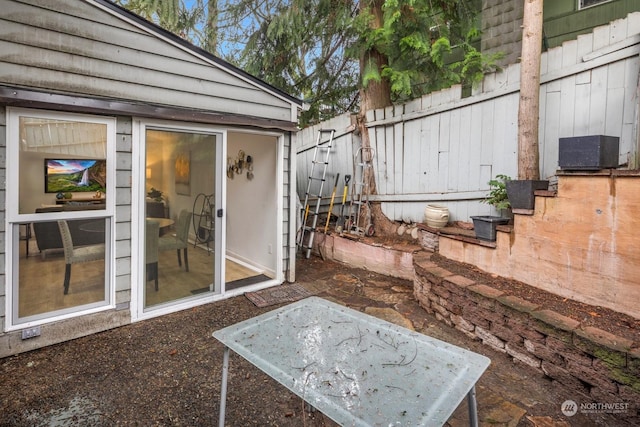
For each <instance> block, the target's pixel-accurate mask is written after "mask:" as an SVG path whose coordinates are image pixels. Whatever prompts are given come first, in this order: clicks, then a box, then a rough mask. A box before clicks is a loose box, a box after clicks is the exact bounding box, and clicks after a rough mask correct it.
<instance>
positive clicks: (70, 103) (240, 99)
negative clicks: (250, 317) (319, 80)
mask: <svg viewBox="0 0 640 427" xmlns="http://www.w3.org/2000/svg"><path fill="white" fill-rule="evenodd" d="M0 10H1V11H2V12H1V13H0V85H1V86H0V88H1V89H2V90H3V91H4V92H2V95H0V221H1V222H0V280H2V283H5V286H0V358H1V357H5V356H8V355H11V354H16V353H20V352H23V351H28V350H32V349H35V348H38V347H43V346H47V345H51V344H54V343H59V342H62V341H65V340H69V339H74V338H78V337H81V336H85V335H90V334H92V333H96V332H99V331H103V330H107V329H110V328H114V327H117V326H121V325H126V324H128V323H131V321H132V313H133V311H134V310H137V307H133V306H132V305H131V297H132V286H137V285H136V284H133V283H132V280H133V276H134V274H132V270H133V269H136V268H137V265H133V260H134V259H135V256H136V254H133V253H132V236H133V229H134V228H135V227H133V223H132V218H133V213H134V212H133V207H132V201H133V198H134V197H136V195H135V194H133V188H132V181H135V180H133V174H134V172H135V173H138V171H137V169H136V168H134V164H137V163H136V160H135V159H136V151H137V150H136V149H137V146H136V144H137V143H138V141H135V140H134V129H135V121H134V119H138V118H141V119H142V120H145V119H146V118H151V119H158V120H168V122H167V123H171V122H173V123H206V124H211V123H216V129H223V128H224V129H227V130H231V131H233V130H235V131H238V130H241V129H242V128H243V127H245V128H246V127H250V128H251V132H252V133H256V129H258V128H263V129H265V130H268V134H269V135H270V136H269V138H274V136H273V135H274V129H279V131H280V132H282V135H283V136H284V144H282V148H283V152H282V153H278V154H279V155H280V157H281V159H280V161H282V162H283V167H282V169H281V170H282V174H283V175H282V176H281V177H280V178H279V181H281V185H282V191H283V199H284V200H283V214H284V217H283V220H282V226H283V230H282V238H283V245H282V246H284V250H283V252H282V259H281V262H282V270H283V272H284V277H285V278H286V277H287V276H288V274H287V273H288V272H289V270H290V269H294V268H295V253H290V250H291V249H290V247H289V245H288V243H289V240H290V238H289V236H290V234H291V233H290V229H289V227H290V221H289V218H288V214H289V212H290V205H289V201H290V193H289V188H290V186H291V185H295V176H292V175H291V174H292V170H295V168H294V166H295V165H293V166H292V165H291V164H290V163H289V162H290V161H291V160H292V154H291V150H293V149H294V145H295V144H294V142H295V135H293V134H291V133H290V132H289V131H287V130H291V129H295V126H296V123H295V120H296V117H295V114H296V112H297V109H298V108H300V107H301V102H300V101H298V100H296V99H294V98H292V97H290V96H288V95H286V94H284V93H282V92H280V91H278V90H277V89H274V88H272V87H270V86H269V85H267V84H266V83H263V82H260V81H259V80H258V79H255V78H253V77H251V76H248V75H246V74H244V73H243V72H242V71H240V70H237V69H235V68H234V67H232V66H230V65H225V64H224V62H223V61H219V60H217V59H216V58H212V57H210V56H208V55H207V54H204V53H202V52H200V51H199V50H198V49H197V48H193V47H191V48H190V47H189V46H188V44H186V43H184V42H181V41H180V40H178V41H176V40H175V37H174V36H171V35H168V34H165V33H164V31H163V30H160V29H157V28H153V27H152V26H151V24H148V23H147V24H145V25H143V24H142V23H141V22H138V21H136V20H135V19H133V20H130V19H129V14H128V13H127V12H122V14H121V15H120V14H119V13H117V12H114V11H113V10H112V8H111V6H109V5H107V4H106V3H105V2H103V0H82V1H80V0H66V1H60V0H0ZM30 97H31V98H30ZM7 106H19V107H27V108H34V109H46V110H58V111H68V112H70V113H87V114H96V115H97V114H104V115H107V116H110V117H116V143H115V151H116V155H115V162H116V166H115V169H116V176H115V180H116V183H115V213H114V216H115V229H114V230H112V231H113V233H114V242H115V246H114V248H113V253H114V260H113V269H114V270H113V277H114V279H115V280H114V284H113V286H114V287H115V309H113V310H111V309H106V310H104V311H99V312H96V313H92V314H87V315H82V316H77V317H72V318H68V319H65V320H58V321H53V322H49V323H42V324H41V325H40V326H41V332H42V334H41V336H39V337H38V338H37V339H35V340H22V339H21V333H20V331H19V330H12V331H8V332H7V331H6V328H7V325H9V326H11V325H10V323H11V322H10V321H7V312H6V307H7V301H6V292H7V289H9V288H10V286H12V284H11V283H10V282H11V278H10V277H7V275H6V274H5V271H6V256H7V254H6V253H5V241H6V240H5V239H7V237H8V236H6V232H5V222H6V215H5V205H6V194H5V193H6V191H5V190H6V181H5V176H6V156H7V151H6V143H7V140H6V138H7V130H6V128H7V126H6V120H7V108H6V107H7ZM139 107H140V108H139ZM165 107H166V108H165ZM85 110H86V111H85ZM138 111H140V112H141V113H138ZM209 116H215V117H221V118H222V119H220V120H219V121H215V120H216V119H215V118H214V119H211V120H210V117H209ZM219 123H222V127H220V125H219ZM275 132H278V131H277V130H276V131H275ZM292 168H293V169H292ZM134 169H136V170H135V171H134ZM279 261H280V260H279ZM134 320H136V319H134Z"/></svg>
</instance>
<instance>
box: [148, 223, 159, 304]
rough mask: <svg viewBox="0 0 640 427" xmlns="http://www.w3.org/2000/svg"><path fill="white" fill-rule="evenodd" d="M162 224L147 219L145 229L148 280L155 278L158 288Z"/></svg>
mask: <svg viewBox="0 0 640 427" xmlns="http://www.w3.org/2000/svg"><path fill="white" fill-rule="evenodd" d="M159 232H160V224H158V222H156V221H153V220H147V228H146V231H145V233H146V234H145V253H144V255H145V263H146V265H147V280H151V279H153V280H154V281H155V285H156V291H157V290H158V235H159Z"/></svg>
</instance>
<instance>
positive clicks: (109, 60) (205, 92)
mask: <svg viewBox="0 0 640 427" xmlns="http://www.w3.org/2000/svg"><path fill="white" fill-rule="evenodd" d="M30 3H38V4H39V5H40V6H35V5H34V6H29V5H25V4H16V3H14V2H9V3H8V4H5V5H3V13H2V17H1V18H0V81H2V82H4V83H6V84H13V85H18V86H26V87H33V88H49V89H53V90H59V91H61V92H72V93H78V94H81V95H86V96H100V97H109V98H119V99H126V100H131V101H136V102H149V103H153V104H161V105H171V106H177V107H188V108H197V109H204V110H210V111H216V112H222V113H232V114H243V115H249V116H256V117H264V118H269V119H275V120H286V121H290V120H291V107H290V103H288V102H287V101H285V100H283V99H280V98H279V97H277V96H274V95H272V94H269V93H267V92H265V91H264V90H263V89H262V88H259V87H256V86H254V85H253V84H251V83H249V82H247V81H245V80H243V79H241V78H238V77H236V76H235V75H233V74H231V73H228V72H226V71H225V70H222V69H220V68H218V67H217V66H216V65H212V64H211V63H209V62H206V61H204V60H202V59H201V58H199V57H196V56H194V55H192V54H190V53H189V52H186V51H184V50H183V49H181V48H178V47H174V46H171V45H169V44H167V43H166V41H164V40H161V39H159V38H157V37H154V36H152V35H150V34H148V33H146V32H144V31H143V30H141V29H140V28H138V27H136V26H134V25H132V24H129V23H127V22H125V21H123V20H121V19H118V18H116V17H113V16H111V15H110V14H108V13H106V12H104V11H102V10H99V9H97V8H95V7H93V6H91V5H89V4H86V3H84V2H80V1H74V2H69V3H71V5H68V6H69V7H67V5H66V4H65V8H64V11H63V12H64V14H63V13H61V12H60V11H58V10H57V9H60V3H59V2H51V1H42V0H40V1H38V2H36V1H31V2H30Z"/></svg>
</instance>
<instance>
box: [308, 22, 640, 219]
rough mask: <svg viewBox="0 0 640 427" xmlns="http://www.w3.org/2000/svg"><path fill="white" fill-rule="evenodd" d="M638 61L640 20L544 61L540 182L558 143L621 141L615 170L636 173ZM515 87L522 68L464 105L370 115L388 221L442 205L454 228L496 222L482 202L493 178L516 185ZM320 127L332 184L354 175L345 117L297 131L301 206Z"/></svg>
mask: <svg viewBox="0 0 640 427" xmlns="http://www.w3.org/2000/svg"><path fill="white" fill-rule="evenodd" d="M639 54H640V13H633V14H630V15H628V16H627V18H625V19H621V20H617V21H614V22H612V23H611V24H610V25H607V26H605V27H599V28H596V29H595V30H594V31H593V32H592V33H591V34H587V35H582V36H579V37H578V39H577V40H573V41H570V42H566V43H564V44H563V45H562V46H561V47H557V48H554V49H552V50H550V51H549V52H546V53H544V54H543V55H542V65H541V73H542V75H541V88H540V141H539V143H540V172H541V176H542V177H543V178H545V179H550V180H551V181H552V183H553V182H555V181H556V178H555V175H556V171H557V168H558V139H559V138H560V137H569V136H580V135H593V134H604V135H613V136H618V137H620V158H619V161H620V164H628V165H629V166H630V167H637V165H638V161H637V157H638V134H637V126H638V118H637V117H638V97H637V96H636V91H637V88H638V78H639V71H640V57H639ZM519 79H520V68H519V64H514V65H511V66H509V67H507V68H505V69H504V70H502V71H501V72H498V73H494V74H490V75H487V76H486V77H485V79H484V81H483V82H482V84H481V85H480V86H479V87H478V88H476V89H475V90H474V93H473V94H472V96H470V97H467V98H462V95H461V90H460V87H459V86H454V87H452V88H450V89H447V90H443V91H440V92H436V93H432V94H429V95H426V96H424V97H422V98H421V99H416V100H413V101H411V102H409V103H406V104H403V105H397V106H394V107H388V108H385V109H380V110H375V111H368V112H367V122H368V124H367V125H368V127H369V135H370V137H371V144H372V147H373V148H374V150H375V158H374V171H375V174H376V182H377V186H378V194H379V195H378V196H376V199H377V200H380V201H382V202H383V210H384V212H385V214H386V215H387V216H388V217H389V218H391V219H394V220H405V221H414V222H423V220H424V218H423V216H424V208H425V207H426V205H427V204H429V203H439V204H444V205H446V206H448V207H449V211H450V217H451V220H461V221H468V220H469V217H470V216H471V215H483V214H492V213H493V214H497V212H495V211H494V210H493V209H492V208H491V207H490V206H488V205H486V204H483V203H481V199H482V198H483V197H484V196H485V195H486V194H487V193H488V191H489V186H488V181H489V180H490V179H491V178H492V177H495V176H496V175H497V174H506V175H509V176H511V177H513V178H515V177H516V176H517V115H518V97H519V92H518V91H519ZM319 128H335V129H336V130H337V135H338V138H337V140H336V143H335V144H334V149H333V152H332V155H331V157H330V164H329V167H328V176H329V177H331V176H334V177H335V174H336V173H340V174H341V176H343V175H344V174H345V173H351V171H352V170H353V155H354V153H355V152H356V150H357V149H358V147H359V144H360V138H359V136H358V135H356V134H355V133H354V132H353V125H352V120H351V118H350V117H349V116H348V115H345V116H341V117H337V118H334V119H332V120H331V121H328V122H326V123H322V124H320V125H319V126H315V127H312V128H308V129H304V130H303V131H301V132H300V134H299V141H300V144H299V147H298V149H297V153H298V159H297V171H298V172H297V178H298V187H297V188H298V195H299V196H300V198H301V200H304V193H305V189H306V184H307V177H308V174H309V169H310V166H311V157H312V155H311V153H312V151H313V150H311V148H310V147H312V146H313V144H314V143H315V140H316V138H317V130H318V129H319ZM327 182H329V183H330V184H328V185H325V188H324V191H323V194H326V195H327V196H328V195H330V194H331V189H332V187H333V181H332V179H331V178H329V179H328V180H327ZM341 182H342V180H341ZM339 194H341V191H339ZM327 204H328V203H327ZM335 212H336V211H335V210H334V213H335Z"/></svg>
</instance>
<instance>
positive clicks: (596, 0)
mask: <svg viewBox="0 0 640 427" xmlns="http://www.w3.org/2000/svg"><path fill="white" fill-rule="evenodd" d="M608 1H611V0H580V9H584V8H585V7H589V6H594V5H596V4H600V3H606V2H608Z"/></svg>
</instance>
